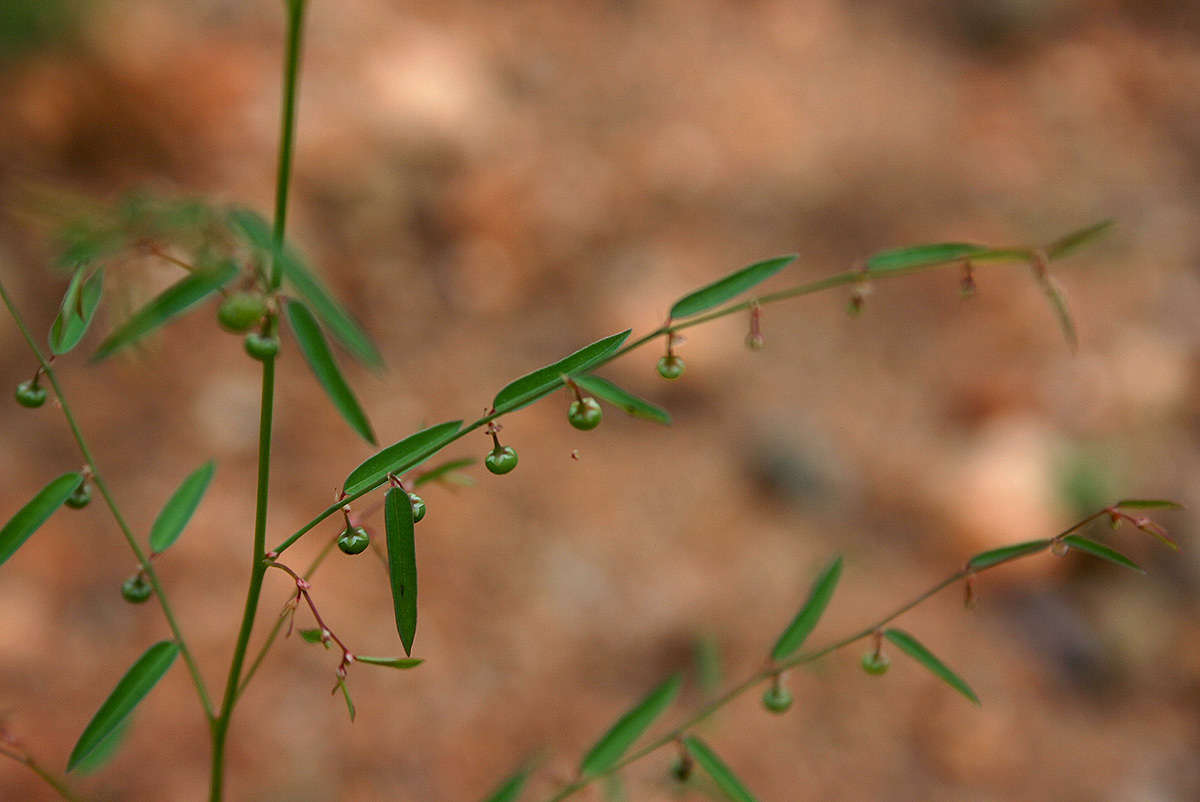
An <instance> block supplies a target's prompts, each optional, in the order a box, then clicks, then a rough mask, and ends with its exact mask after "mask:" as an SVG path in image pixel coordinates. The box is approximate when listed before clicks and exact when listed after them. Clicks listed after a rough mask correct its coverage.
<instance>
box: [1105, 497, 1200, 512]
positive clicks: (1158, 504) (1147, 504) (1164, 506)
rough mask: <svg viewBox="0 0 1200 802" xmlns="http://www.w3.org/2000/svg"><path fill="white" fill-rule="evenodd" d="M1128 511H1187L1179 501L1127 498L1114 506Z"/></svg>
mask: <svg viewBox="0 0 1200 802" xmlns="http://www.w3.org/2000/svg"><path fill="white" fill-rule="evenodd" d="M1113 506H1114V507H1117V508H1123V509H1127V510H1155V509H1159V510H1184V509H1187V508H1186V507H1184V506H1183V505H1182V504H1180V503H1179V502H1177V501H1168V500H1167V499H1162V498H1127V499H1123V500H1121V501H1118V502H1117V503H1116V504H1114V505H1113Z"/></svg>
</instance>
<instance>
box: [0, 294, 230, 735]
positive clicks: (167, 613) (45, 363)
mask: <svg viewBox="0 0 1200 802" xmlns="http://www.w3.org/2000/svg"><path fill="white" fill-rule="evenodd" d="M0 298H3V300H4V305H5V306H7V307H8V311H9V314H10V315H12V319H13V321H14V322H15V323H16V324H17V328H18V329H20V330H21V334H22V336H24V338H25V342H26V343H27V344H28V345H29V349H30V350H31V351H33V355H34V356H35V357H36V358H37V360H38V363H39V364H40V365H41V366H42V373H43V375H45V377H46V379H47V381H49V382H50V386H51V387H53V388H54V395H55V397H56V398H58V404H59V407H61V409H62V412H63V417H64V418H65V419H66V421H67V427H68V428H69V429H70V430H71V437H72V438H73V439H74V440H75V445H76V446H77V447H78V448H79V453H80V454H81V455H82V456H83V461H84V463H85V464H86V465H87V466H88V470H89V471H90V472H91V475H92V482H93V483H94V484H95V485H96V489H97V490H99V491H100V495H101V497H102V498H103V499H104V503H105V506H107V507H108V511H109V513H111V514H112V517H113V520H114V521H116V524H117V528H118V529H120V530H121V535H122V536H123V537H124V538H125V542H126V543H127V544H128V545H129V549H130V550H131V551H132V552H133V554H134V557H135V558H136V559H137V562H138V565H139V566H140V568H141V570H142V573H143V575H144V576H145V577H146V578H147V579H148V580H149V582H150V587H151V588H153V589H154V595H155V596H156V597H157V598H158V603H159V607H160V608H161V609H162V612H163V617H164V618H166V620H167V626H168V627H169V628H170V630H171V635H172V636H173V637H174V639H175V642H176V643H177V644H179V653H180V654H181V655H183V660H184V663H185V664H186V665H187V669H188V673H189V674H191V676H192V684H193V685H194V686H195V687H196V694H197V696H199V697H200V705H201V707H203V708H204V715H205V717H206V718H208V720H209V721H212V719H213V716H214V711H213V705H212V700H211V699H210V698H209V696H208V690H207V688H206V687H205V685H204V677H203V676H201V674H200V667H199V665H197V663H196V659H195V657H194V656H193V655H192V650H191V649H190V648H189V647H188V645H187V640H186V639H185V638H184V637H183V630H182V629H180V627H179V622H178V621H177V620H176V618H175V612H174V610H173V608H172V607H171V601H170V599H168V598H167V592H166V591H165V590H164V589H163V586H162V584H161V583H160V582H159V581H158V574H157V573H155V571H154V565H153V563H152V562H151V561H150V559H149V557H147V555H146V552H145V551H143V550H142V547H141V546H140V545H139V544H138V540H137V537H136V536H135V535H134V534H133V530H132V529H130V528H129V524H128V523H126V521H125V516H124V515H123V514H122V513H121V509H120V508H119V507H118V506H117V501H116V499H115V498H113V495H112V492H111V491H110V490H109V488H108V483H107V482H105V481H104V475H103V474H102V473H101V472H100V468H99V466H97V465H96V460H95V458H94V457H93V456H92V451H91V449H90V448H89V447H88V444H87V440H86V439H85V438H84V436H83V431H82V430H80V428H79V424H78V423H77V422H76V421H75V413H74V412H73V411H72V410H71V404H70V402H69V401H68V400H67V396H66V394H65V393H64V392H63V389H62V385H61V384H59V381H58V375H57V374H56V373H55V372H54V368H53V367H52V366H51V365H50V360H48V359H47V358H46V357H45V356H44V355H43V354H42V350H41V349H40V348H39V347H38V345H37V341H35V340H34V339H33V335H32V334H31V333H30V331H29V327H28V326H26V325H25V319H24V318H23V317H21V313H20V312H18V311H17V308H16V306H15V305H14V304H13V302H12V299H11V298H10V297H9V295H8V291H7V290H6V289H5V287H4V282H2V281H0Z"/></svg>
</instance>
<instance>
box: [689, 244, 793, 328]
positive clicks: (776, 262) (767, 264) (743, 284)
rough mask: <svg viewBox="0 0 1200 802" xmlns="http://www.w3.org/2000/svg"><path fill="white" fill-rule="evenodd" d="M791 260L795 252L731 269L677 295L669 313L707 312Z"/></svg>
mask: <svg viewBox="0 0 1200 802" xmlns="http://www.w3.org/2000/svg"><path fill="white" fill-rule="evenodd" d="M794 261H796V254H794V253H792V254H788V255H787V256H777V257H775V258H774V259H765V260H763V261H761V262H755V263H754V264H752V265H750V266H749V267H743V268H742V269H741V270H737V271H735V272H733V273H730V274H729V275H728V276H725V277H724V278H722V279H718V280H716V281H714V282H713V283H712V284H708V285H706V286H704V287H701V288H700V289H698V290H696V291H695V292H693V293H689V294H688V295H685V296H683V297H682V298H680V299H679V300H678V301H676V302H675V304H674V305H673V306H672V307H671V317H672V318H681V317H691V316H692V315H698V314H700V313H701V312H707V311H708V310H709V309H712V308H713V307H715V306H720V305H721V304H723V303H725V302H726V301H728V300H729V299H730V298H733V297H736V296H738V295H741V294H742V293H743V292H745V291H746V290H748V289H750V288H751V287H753V286H755V285H757V284H761V283H762V282H764V281H766V280H767V279H769V278H770V277H771V276H773V275H775V274H776V273H778V272H779V271H780V270H783V268H785V267H787V266H788V265H790V264H791V263H792V262H794Z"/></svg>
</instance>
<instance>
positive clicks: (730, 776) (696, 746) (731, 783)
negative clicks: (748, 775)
mask: <svg viewBox="0 0 1200 802" xmlns="http://www.w3.org/2000/svg"><path fill="white" fill-rule="evenodd" d="M683 744H684V746H686V747H687V750H688V754H690V755H691V756H692V758H693V759H694V760H695V761H696V762H697V763H699V764H700V767H701V768H703V769H704V770H705V771H706V772H708V776H709V777H712V778H713V782H715V783H716V784H717V787H718V788H720V789H721V793H723V794H725V796H727V797H729V798H730V799H732V800H734V802H757V800H756V799H755V797H754V794H752V793H750V789H748V788H747V787H746V786H745V785H744V784H743V783H742V781H741V780H739V779H738V778H737V775H735V774H734V773H733V771H732V770H731V769H730V768H729V767H728V766H726V765H725V762H724V761H723V760H721V758H719V757H717V753H716V752H714V751H713V750H712V749H711V748H709V746H708V744H706V743H704V741H701V740H700V739H699V738H697V737H696V736H695V735H689V736H687V737H686V738H684V739H683Z"/></svg>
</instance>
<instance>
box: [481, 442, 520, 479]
mask: <svg viewBox="0 0 1200 802" xmlns="http://www.w3.org/2000/svg"><path fill="white" fill-rule="evenodd" d="M483 464H484V465H485V466H486V467H487V469H488V470H489V471H491V472H492V473H494V474H502V473H508V472H509V471H511V470H512V469H513V468H515V467H517V450H516V449H515V448H513V447H512V446H499V447H498V448H493V449H492V451H491V453H490V454H488V455H487V457H486V458H485V459H484V460H483Z"/></svg>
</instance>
